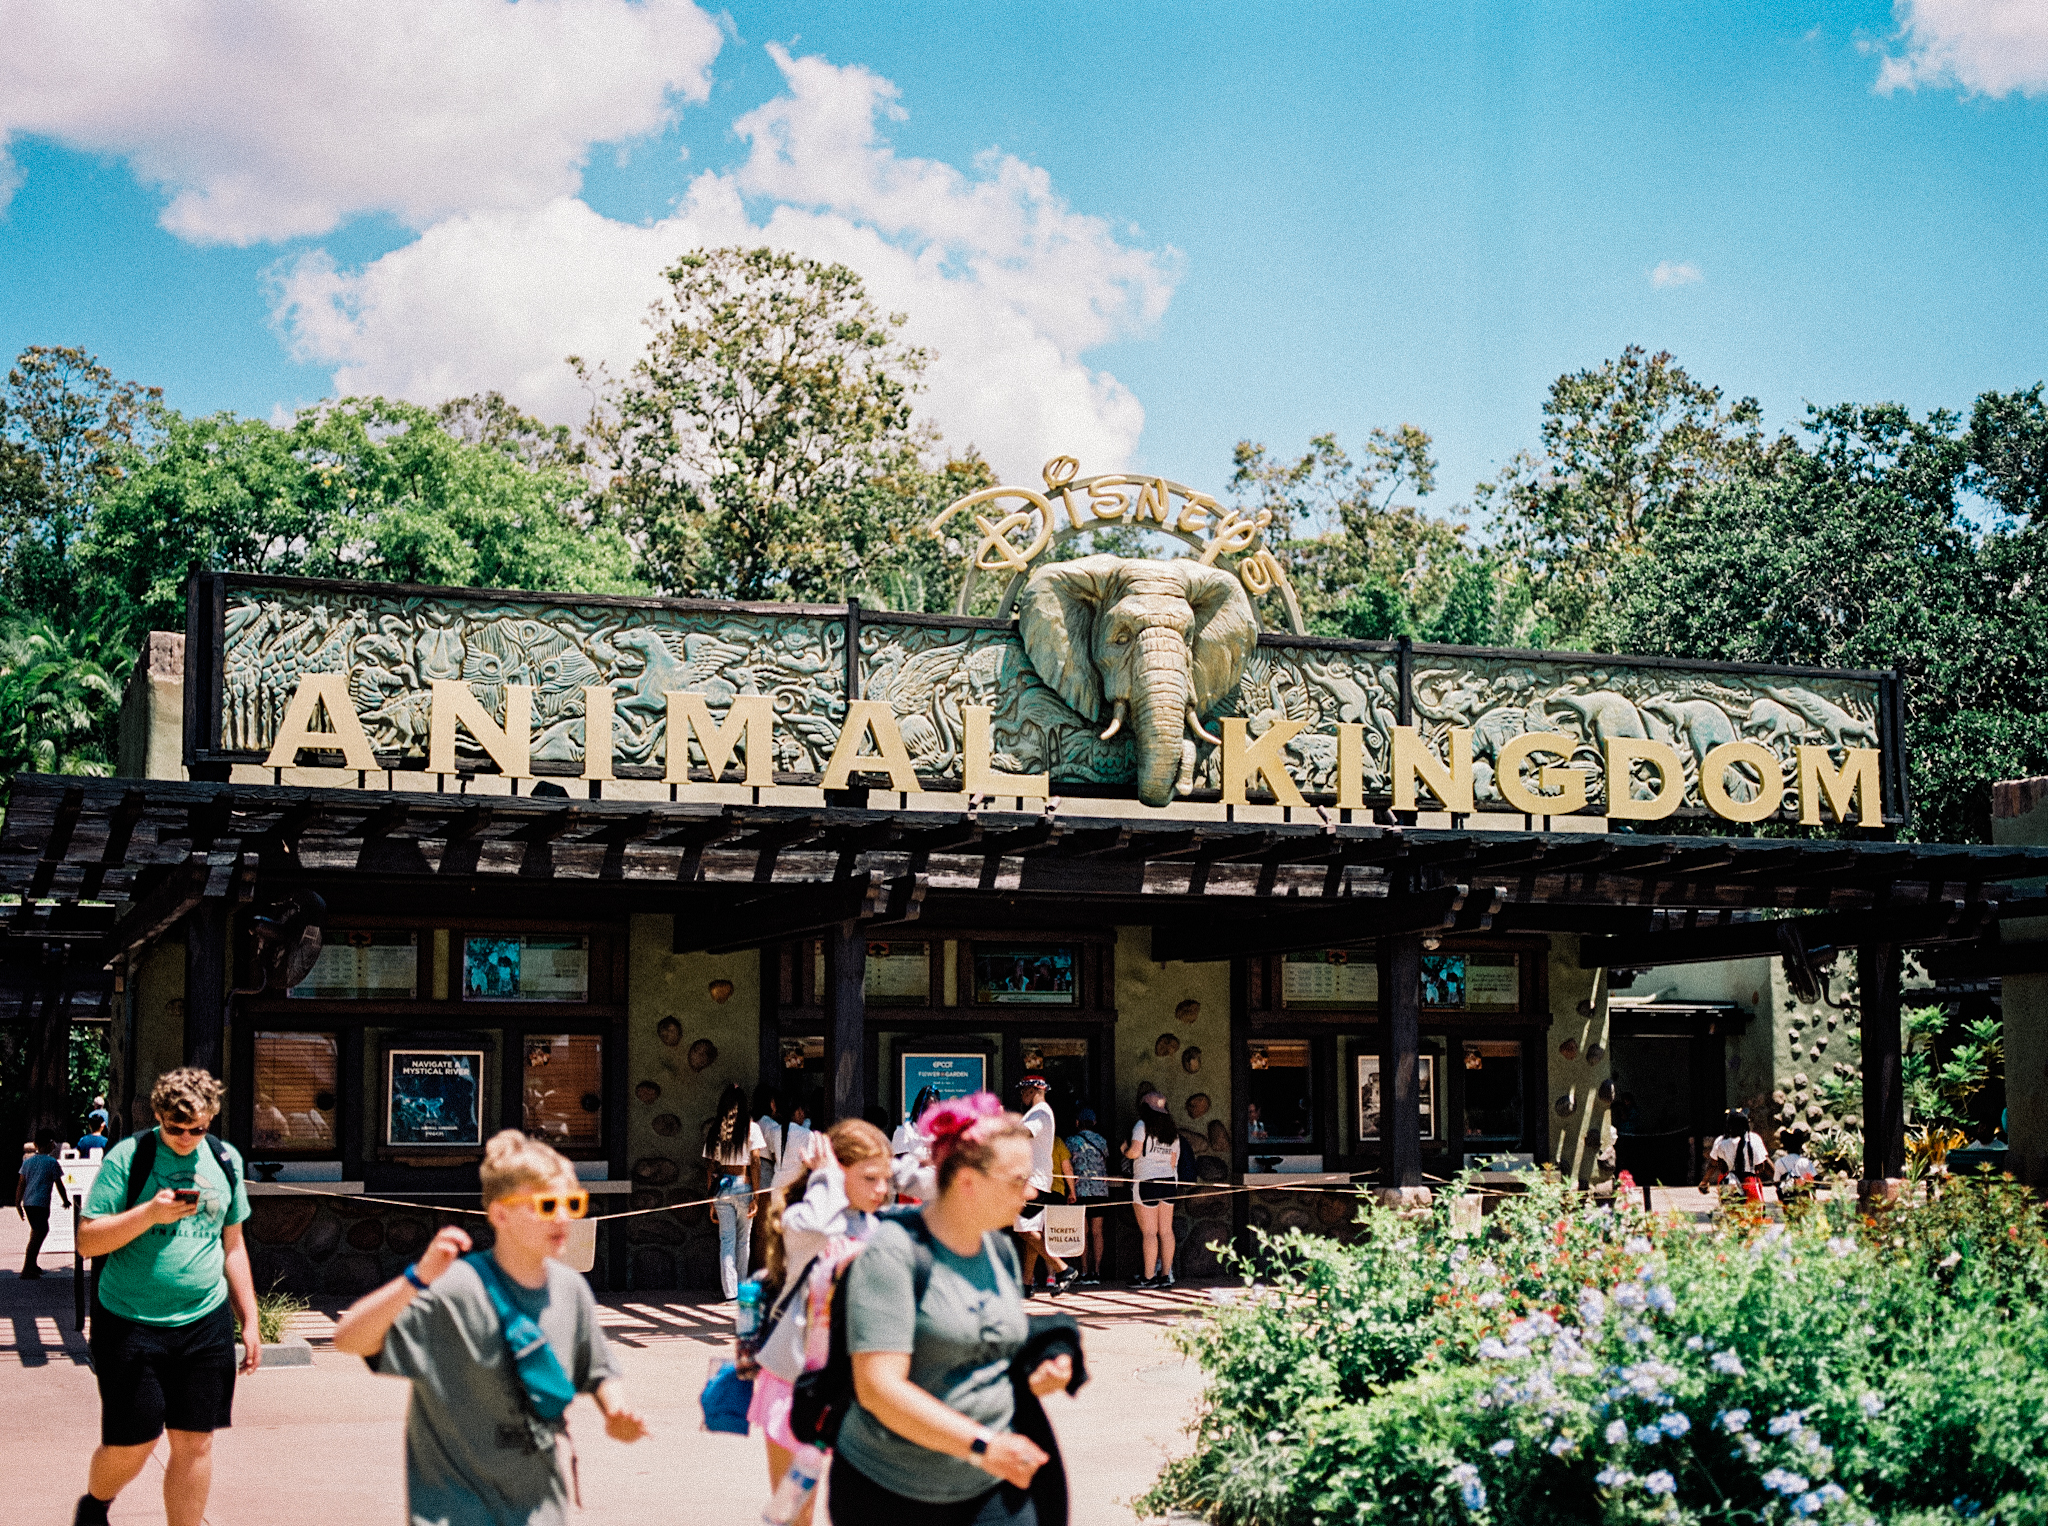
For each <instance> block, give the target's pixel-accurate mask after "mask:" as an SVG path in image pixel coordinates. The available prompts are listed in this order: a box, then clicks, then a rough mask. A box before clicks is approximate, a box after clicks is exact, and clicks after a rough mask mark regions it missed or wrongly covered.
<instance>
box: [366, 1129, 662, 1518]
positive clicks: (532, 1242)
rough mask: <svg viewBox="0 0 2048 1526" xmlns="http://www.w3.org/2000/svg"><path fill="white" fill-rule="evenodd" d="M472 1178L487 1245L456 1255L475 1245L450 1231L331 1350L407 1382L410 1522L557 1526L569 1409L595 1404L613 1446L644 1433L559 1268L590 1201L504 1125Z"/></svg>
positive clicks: (563, 1165) (564, 1503)
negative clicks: (578, 1403)
mask: <svg viewBox="0 0 2048 1526" xmlns="http://www.w3.org/2000/svg"><path fill="white" fill-rule="evenodd" d="M479 1175H480V1177H481V1179H482V1184H483V1200H484V1207H485V1211H486V1212H487V1213H488V1215H489V1217H490V1221H491V1229H492V1230H493V1232H494V1234H495V1236H496V1238H495V1242H494V1243H493V1245H492V1247H491V1249H490V1250H489V1251H488V1252H487V1253H485V1254H483V1255H472V1256H464V1254H463V1253H464V1252H465V1251H467V1250H469V1248H470V1244H471V1242H470V1237H469V1236H468V1235H467V1234H466V1233H464V1232H463V1231H462V1230H461V1229H459V1228H457V1227H456V1226H454V1225H452V1224H451V1225H448V1226H447V1227H446V1228H444V1229H442V1230H441V1232H440V1233H439V1234H437V1235H435V1236H434V1239H433V1242H432V1243H431V1244H430V1245H428V1247H427V1249H426V1251H425V1253H424V1254H423V1255H421V1257H420V1259H419V1260H418V1261H417V1262H415V1263H414V1264H413V1265H411V1266H409V1267H407V1268H406V1269H405V1273H404V1275H402V1276H399V1277H395V1278H393V1279H392V1280H391V1281H390V1282H388V1283H386V1284H385V1285H384V1286H383V1287H381V1288H379V1289H378V1290H377V1291H376V1292H374V1293H371V1294H369V1295H368V1296H366V1297H364V1298H361V1299H358V1300H357V1301H356V1302H355V1303H354V1304H353V1305H351V1306H350V1308H349V1310H348V1312H347V1313H346V1314H344V1315H342V1317H341V1321H340V1323H339V1324H337V1325H336V1326H335V1327H334V1345H335V1348H336V1349H337V1350H340V1351H347V1352H351V1353H353V1354H354V1355H356V1356H360V1357H363V1358H365V1359H367V1360H368V1361H369V1363H370V1366H371V1367H372V1368H373V1369H374V1370H375V1371H378V1372H382V1373H386V1374H389V1375H391V1376H393V1377H402V1378H409V1379H411V1380H412V1403H411V1404H410V1405H409V1406H408V1407H407V1410H406V1420H405V1488H406V1499H407V1503H408V1506H409V1510H410V1514H411V1518H412V1521H413V1522H414V1526H467V1523H471V1522H475V1523H484V1522H498V1521H506V1520H516V1521H520V1522H525V1523H528V1526H563V1523H564V1522H566V1519H567V1508H568V1503H569V1485H568V1481H567V1479H566V1477H565V1474H564V1470H563V1467H562V1462H561V1458H560V1456H559V1455H558V1454H559V1451H560V1450H561V1449H559V1448H558V1447H557V1445H556V1440H557V1438H558V1437H559V1436H561V1435H562V1434H563V1432H565V1431H566V1430H567V1421H566V1419H564V1418H563V1414H562V1412H563V1410H564V1409H565V1408H566V1407H567V1405H568V1403H569V1401H570V1400H571V1399H572V1398H573V1397H574V1396H575V1395H576V1394H579V1393H587V1394H590V1395H591V1396H592V1397H593V1398H594V1399H595V1400H596V1401H597V1407H598V1408H599V1409H600V1410H601V1411H603V1413H604V1417H605V1430H606V1431H607V1432H608V1433H609V1434H610V1435H611V1436H613V1437H614V1438H616V1439H617V1440H619V1441H638V1440H639V1439H640V1438H641V1437H642V1436H644V1435H646V1434H647V1427H646V1425H645V1424H644V1423H643V1422H642V1420H641V1419H640V1417H639V1416H638V1415H637V1414H635V1413H634V1412H633V1411H632V1410H630V1409H628V1408H626V1406H625V1402H624V1397H623V1395H622V1394H621V1393H620V1391H619V1384H618V1378H617V1375H616V1374H615V1372H614V1370H613V1368H612V1364H611V1357H610V1354H609V1352H608V1351H607V1349H606V1346H605V1339H604V1332H603V1331H602V1330H601V1329H600V1328H599V1327H598V1323H597V1303H596V1300H595V1299H593V1298H592V1297H591V1295H590V1285H589V1284H588V1283H587V1282H585V1281H584V1280H583V1278H581V1277H580V1276H578V1275H577V1274H576V1273H574V1272H572V1271H570V1270H569V1269H568V1268H567V1267H565V1266H563V1265H561V1263H560V1260H559V1258H560V1256H561V1254H562V1252H563V1250H564V1249H566V1248H567V1246H568V1242H569V1220H570V1219H572V1218H581V1217H583V1215H584V1213H585V1212H586V1211H587V1210H588V1208H589V1204H590V1199H589V1195H588V1194H587V1193H586V1192H585V1191H584V1190H583V1189H582V1188H581V1187H579V1186H578V1185H577V1182H576V1172H575V1168H574V1167H572V1166H571V1165H570V1164H569V1162H568V1161H566V1160H564V1159H563V1158H562V1157H561V1156H560V1155H558V1154H556V1153H555V1151H553V1150H552V1149H550V1148H549V1147H548V1146H547V1145H545V1144H543V1143H541V1142H540V1141H539V1140H537V1139H529V1138H527V1136H526V1135H524V1134H522V1133H520V1132H519V1131H518V1130H517V1129H507V1130H505V1131H504V1132H503V1133H501V1134H498V1135H496V1136H495V1137H494V1138H492V1140H491V1141H490V1143H489V1144H488V1145H486V1146H485V1147H484V1161H483V1166H482V1168H481V1170H480V1172H479ZM536 1335H538V1336H543V1337H545V1340H537V1339H535V1336H536Z"/></svg>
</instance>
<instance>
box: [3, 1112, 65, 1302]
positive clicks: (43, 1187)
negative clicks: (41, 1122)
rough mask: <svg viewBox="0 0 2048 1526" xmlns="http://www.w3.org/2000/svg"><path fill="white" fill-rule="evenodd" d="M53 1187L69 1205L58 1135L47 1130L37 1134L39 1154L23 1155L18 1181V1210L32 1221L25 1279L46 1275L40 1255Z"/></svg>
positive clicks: (23, 1261) (46, 1234)
mask: <svg viewBox="0 0 2048 1526" xmlns="http://www.w3.org/2000/svg"><path fill="white" fill-rule="evenodd" d="M52 1188H54V1189H56V1193H57V1196H58V1197H59V1198H60V1199H62V1200H63V1203H64V1206H65V1207H66V1208H69V1207H70V1206H71V1194H70V1193H69V1192H66V1191H65V1190H64V1168H63V1166H61V1165H59V1164H58V1162H57V1136H56V1135H55V1134H52V1133H50V1132H49V1131H48V1130H45V1131H44V1132H43V1133H40V1134H38V1135H37V1136H36V1145H35V1154H33V1155H29V1156H25V1157H23V1159H22V1162H21V1175H20V1176H19V1177H17V1178H16V1179H15V1183H14V1211H15V1212H16V1213H18V1214H20V1215H21V1216H22V1217H23V1218H24V1219H26V1220H28V1254H27V1255H25V1256H23V1257H22V1258H21V1275H22V1277H23V1278H24V1279H29V1278H35V1277H40V1276H42V1275H43V1269H42V1268H41V1267H40V1266H38V1265H36V1257H37V1256H38V1255H40V1254H41V1253H42V1249H43V1241H45V1240H47V1239H48V1238H49V1236H50V1191H51V1189H52Z"/></svg>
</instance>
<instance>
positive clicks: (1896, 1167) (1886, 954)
mask: <svg viewBox="0 0 2048 1526" xmlns="http://www.w3.org/2000/svg"><path fill="white" fill-rule="evenodd" d="M1856 952H1857V979H1858V983H1859V984H1860V985H1861V986H1862V991H1863V1011H1862V1030H1863V1175H1864V1179H1865V1181H1866V1182H1893V1181H1897V1180H1898V1179H1899V1178H1900V1177H1902V1176H1904V1175H1905V1174H1906V1093H1905V1080H1904V1076H1903V1074H1902V1070H1901V1062H1902V1049H1903V1045H1902V1044H1901V1042H1900V1036H1899V951H1898V949H1897V948H1896V947H1894V946H1893V945H1891V944H1889V943H1866V944H1864V945H1863V947H1861V948H1860V949H1858V950H1857V951H1856ZM1871 1191H1872V1189H1871V1188H1869V1187H1866V1188H1865V1195H1866V1196H1868V1195H1869V1193H1870V1192H1871ZM1885 1195H1889V1194H1888V1193H1887V1194H1885Z"/></svg>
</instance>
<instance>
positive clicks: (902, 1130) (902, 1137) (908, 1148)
mask: <svg viewBox="0 0 2048 1526" xmlns="http://www.w3.org/2000/svg"><path fill="white" fill-rule="evenodd" d="M923 1146H924V1135H922V1134H920V1133H918V1131H917V1125H916V1124H914V1123H912V1122H910V1121H909V1120H908V1119H905V1120H904V1121H903V1122H902V1123H899V1124H897V1125H896V1133H895V1135H894V1136H893V1137H892V1138H891V1139H890V1140H889V1154H890V1155H891V1156H892V1157H894V1158H895V1159H897V1160H901V1159H902V1158H903V1157H904V1156H906V1155H915V1154H916V1153H917V1152H918V1151H919V1150H920V1149H921V1148H923Z"/></svg>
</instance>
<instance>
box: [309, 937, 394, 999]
mask: <svg viewBox="0 0 2048 1526" xmlns="http://www.w3.org/2000/svg"><path fill="white" fill-rule="evenodd" d="M419 994H420V951H419V934H418V933H392V932H360V931H358V932H347V931H339V930H337V931H335V932H332V933H330V934H328V941H327V942H326V943H324V944H322V945H321V948H320V957H319V958H318V959H316V960H314V961H313V968H312V969H310V970H308V971H307V972H306V978H305V979H304V980H302V981H300V982H299V983H298V984H297V985H295V986H293V987H292V988H291V989H290V990H289V991H287V992H285V995H287V996H293V997H297V998H299V999H300V1000H302V1001H398V1000H404V1001H412V1000H414V999H416V998H417V997H418V996H419Z"/></svg>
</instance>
